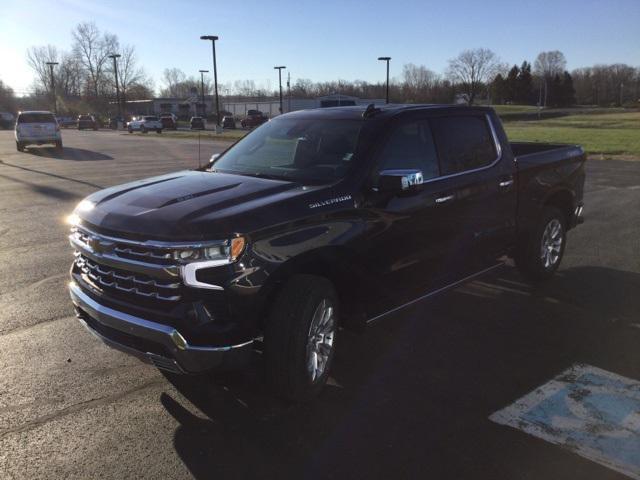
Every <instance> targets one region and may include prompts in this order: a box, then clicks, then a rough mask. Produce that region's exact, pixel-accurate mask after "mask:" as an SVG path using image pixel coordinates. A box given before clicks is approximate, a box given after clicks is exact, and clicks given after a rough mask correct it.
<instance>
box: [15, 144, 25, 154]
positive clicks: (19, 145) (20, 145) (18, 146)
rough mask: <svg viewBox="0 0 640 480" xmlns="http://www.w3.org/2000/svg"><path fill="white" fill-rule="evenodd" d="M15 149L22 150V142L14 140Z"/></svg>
mask: <svg viewBox="0 0 640 480" xmlns="http://www.w3.org/2000/svg"><path fill="white" fill-rule="evenodd" d="M16 150H17V151H19V152H24V144H23V143H22V142H16Z"/></svg>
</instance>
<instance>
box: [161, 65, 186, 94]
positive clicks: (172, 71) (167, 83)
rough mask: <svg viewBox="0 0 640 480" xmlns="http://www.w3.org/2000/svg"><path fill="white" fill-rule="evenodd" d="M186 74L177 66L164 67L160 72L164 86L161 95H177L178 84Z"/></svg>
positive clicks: (183, 79) (184, 78)
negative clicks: (161, 72)
mask: <svg viewBox="0 0 640 480" xmlns="http://www.w3.org/2000/svg"><path fill="white" fill-rule="evenodd" d="M186 78H187V76H186V75H185V74H184V72H183V71H182V70H180V69H179V68H165V69H164V72H163V74H162V79H163V82H164V88H163V89H162V92H161V95H162V96H163V97H177V96H178V90H179V85H180V84H181V83H182V82H184V81H185V80H186Z"/></svg>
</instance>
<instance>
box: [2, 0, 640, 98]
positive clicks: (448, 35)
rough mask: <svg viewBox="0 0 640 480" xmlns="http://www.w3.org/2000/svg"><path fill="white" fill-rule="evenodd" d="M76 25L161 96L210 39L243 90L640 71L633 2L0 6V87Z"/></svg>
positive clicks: (196, 65) (198, 61)
mask: <svg viewBox="0 0 640 480" xmlns="http://www.w3.org/2000/svg"><path fill="white" fill-rule="evenodd" d="M83 21H94V22H95V23H96V25H97V26H98V28H100V29H101V30H106V31H109V32H111V33H114V34H116V35H117V36H118V37H119V40H120V42H121V44H132V45H135V47H136V51H137V56H138V61H139V63H140V65H141V66H143V67H144V69H145V71H146V73H147V74H148V75H150V76H151V77H152V78H153V79H154V81H155V86H156V88H160V87H161V86H162V81H161V79H162V72H163V70H164V69H165V68H173V67H177V68H179V69H181V70H182V71H184V72H185V73H186V74H187V75H188V76H189V75H193V76H197V75H198V70H200V69H206V70H212V59H211V44H210V42H204V41H202V40H200V39H199V37H200V35H206V34H208V35H218V36H219V37H220V40H219V41H218V42H217V44H216V49H217V57H218V81H219V83H232V82H233V81H235V80H245V79H250V80H254V81H255V82H256V84H257V85H259V86H262V87H265V88H269V89H275V88H276V87H277V81H278V80H277V78H278V77H277V71H275V70H273V67H274V66H275V65H286V66H287V67H288V71H289V72H290V74H291V79H292V82H294V81H295V79H297V78H308V79H311V80H313V81H327V80H337V79H343V80H366V81H370V82H377V81H384V75H385V70H384V65H383V64H382V63H381V62H378V61H377V58H378V57H379V56H390V57H392V60H391V76H392V77H399V76H400V75H401V72H402V66H403V65H404V64H406V63H414V64H417V65H424V66H426V67H427V68H429V69H431V70H433V71H435V72H438V73H443V72H444V71H445V70H446V67H447V64H448V60H449V59H450V58H452V57H455V56H456V55H457V54H458V53H460V52H461V51H462V50H465V49H470V48H479V47H482V48H489V49H491V50H493V51H494V52H495V53H496V54H497V55H498V56H499V57H500V59H501V60H502V61H504V62H507V63H509V64H513V63H517V64H520V63H522V61H523V60H528V61H530V62H533V60H534V59H535V57H536V55H537V54H538V53H539V52H541V51H545V50H560V51H562V52H563V53H564V54H565V56H566V58H567V62H568V69H569V70H571V69H574V68H578V67H582V66H591V65H593V64H597V63H627V64H630V65H632V66H637V67H640V0H599V1H596V0H535V1H522V0H483V1H472V0H456V1H450V0H440V1H432V0H394V1H390V0H386V1H379V0H358V1H353V0H342V1H337V0H324V1H317V0H316V1H307V0H295V1H293V0H281V1H264V0H263V1H253V0H240V1H234V0H232V1H218V0H216V1H213V0H208V1H194V0H170V1H165V0H153V1H144V2H132V1H130V0H129V1H109V0H101V1H95V0H0V79H1V80H2V81H3V82H5V83H7V84H8V85H9V86H11V87H12V88H13V89H14V90H15V91H16V93H18V94H23V93H26V92H27V91H28V90H29V87H30V85H31V84H32V81H33V72H32V71H31V69H30V68H29V66H28V65H27V62H26V50H27V48H29V47H30V46H33V45H46V44H52V45H55V46H57V47H59V48H61V49H63V50H69V49H70V48H71V44H72V36H71V31H72V29H73V28H74V26H75V25H77V24H78V23H79V22H83ZM285 72H286V71H285ZM285 76H286V73H285Z"/></svg>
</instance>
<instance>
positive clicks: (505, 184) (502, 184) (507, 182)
mask: <svg viewBox="0 0 640 480" xmlns="http://www.w3.org/2000/svg"><path fill="white" fill-rule="evenodd" d="M498 185H500V188H507V187H510V186H511V185H513V178H510V179H509V180H503V181H501V182H500V183H499V184H498Z"/></svg>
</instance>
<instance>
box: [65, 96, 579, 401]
mask: <svg viewBox="0 0 640 480" xmlns="http://www.w3.org/2000/svg"><path fill="white" fill-rule="evenodd" d="M584 163H585V155H584V152H583V150H582V149H581V148H580V147H579V146H572V145H571V146H569V145H550V144H527V143H509V141H508V140H507V137H506V135H505V133H504V131H503V129H502V125H501V123H500V121H499V119H498V117H497V115H496V114H495V112H494V111H493V110H492V109H491V108H486V107H459V106H433V105H412V106H409V105H402V106H394V105H389V106H385V107H382V108H375V107H373V106H369V107H368V108H364V107H338V108H325V109H318V110H310V111H300V112H294V113H289V114H286V115H281V116H279V117H277V118H275V119H273V120H272V121H270V122H268V123H266V124H264V125H262V126H261V127H260V128H258V129H256V130H255V131H253V132H251V133H250V134H248V135H247V136H246V137H245V138H243V139H242V140H240V141H239V142H237V143H236V144H235V145H233V146H231V147H230V148H228V149H227V150H226V151H225V152H224V153H222V154H221V155H219V156H214V157H212V161H211V162H210V164H209V165H208V166H206V167H205V168H202V169H199V170H195V171H183V172H176V173H171V174H168V175H163V176H159V177H154V178H150V179H147V180H141V181H137V182H133V183H129V184H126V185H122V186H117V187H112V188H108V189H106V190H102V191H99V192H96V193H94V194H92V195H91V196H89V197H88V198H86V199H85V200H83V201H82V202H81V203H80V204H79V205H78V206H77V207H76V209H75V210H74V212H73V214H72V215H70V222H71V223H72V225H73V226H72V230H71V235H70V241H71V244H72V246H73V248H74V249H75V261H74V263H73V267H72V269H71V276H72V281H71V283H70V293H71V298H72V299H73V303H74V304H75V308H76V312H77V315H78V318H79V319H80V320H81V322H82V323H83V324H84V325H85V326H86V327H87V328H88V329H89V330H90V331H91V332H93V333H94V334H96V335H97V336H98V337H99V338H101V339H102V340H103V341H104V342H105V343H107V344H108V345H110V346H113V347H115V348H119V349H121V350H124V351H127V352H129V353H132V354H135V355H137V356H139V357H141V358H144V359H146V360H147V361H150V362H152V363H153V364H155V365H156V366H157V367H159V368H161V369H165V370H169V371H172V372H179V373H192V374H194V373H199V372H204V371H207V370H210V369H216V368H223V369H228V368H234V367H237V366H240V365H242V364H243V363H246V362H247V361H248V360H249V359H250V357H251V355H252V351H253V349H254V348H256V347H257V346H260V348H261V350H262V352H263V358H264V364H265V370H266V374H267V377H268V380H269V382H270V383H271V384H272V385H273V387H274V389H275V391H276V392H277V393H278V394H279V395H281V396H283V397H285V398H288V399H292V400H304V399H309V398H311V397H312V396H313V395H314V394H315V393H317V392H318V391H319V390H320V389H321V388H322V386H323V385H324V383H325V381H326V379H327V376H328V372H329V367H330V365H331V360H332V357H333V354H334V346H335V340H336V335H339V331H340V328H341V327H343V328H351V329H355V330H361V329H362V328H363V327H364V326H366V325H367V324H370V323H371V322H373V321H375V320H379V319H381V318H383V317H385V316H388V315H390V314H391V313H393V312H396V311H398V310H399V309H401V308H402V307H404V306H407V305H409V304H412V303H414V302H416V301H418V300H421V299H424V298H426V297H429V296H431V295H433V294H436V293H438V292H442V291H443V290H445V289H447V288H449V287H452V286H455V285H458V284H460V283H461V282H464V281H467V280H470V279H472V278H474V277H476V276H478V275H480V274H483V273H486V272H489V271H490V270H493V269H494V268H497V267H499V266H500V265H502V264H503V263H504V260H505V258H506V257H511V258H513V259H514V261H515V264H516V265H517V267H518V268H519V269H520V270H521V271H522V273H523V274H524V275H525V276H526V277H528V278H529V279H531V280H532V281H540V280H544V279H545V278H548V277H549V276H551V275H552V274H553V273H554V272H555V270H556V269H557V268H558V265H559V264H560V260H561V258H562V255H563V252H564V249H565V246H566V241H567V232H568V231H569V230H570V229H571V228H573V227H574V226H576V225H577V224H579V223H581V221H582V209H583V203H582V196H583V184H584V179H585V171H584ZM471 314H472V312H470V315H471Z"/></svg>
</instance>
